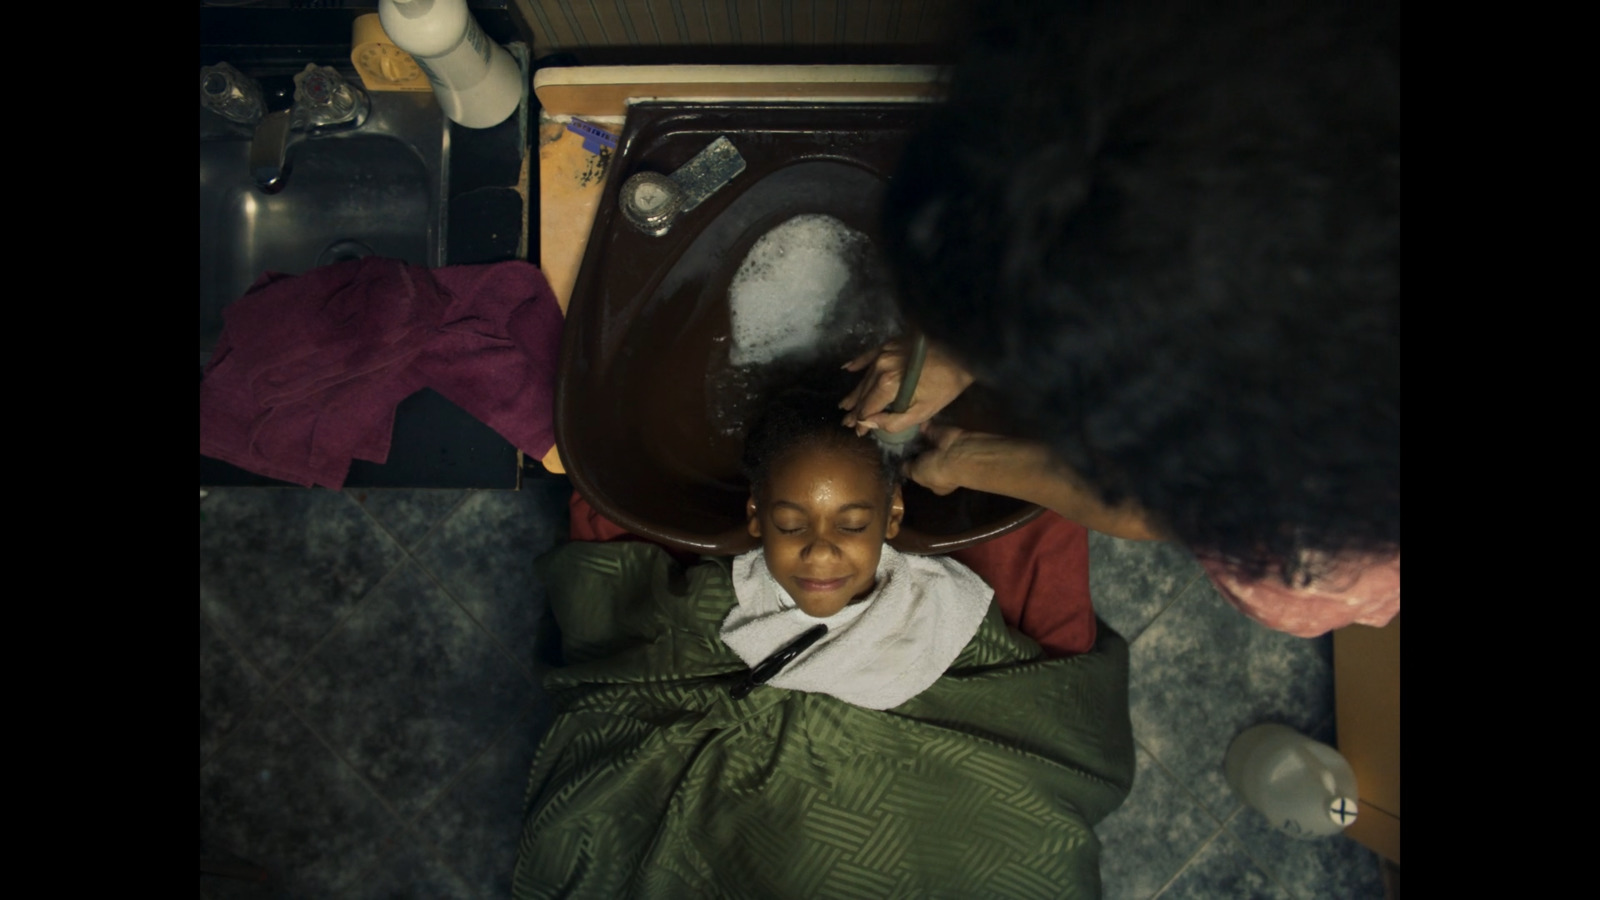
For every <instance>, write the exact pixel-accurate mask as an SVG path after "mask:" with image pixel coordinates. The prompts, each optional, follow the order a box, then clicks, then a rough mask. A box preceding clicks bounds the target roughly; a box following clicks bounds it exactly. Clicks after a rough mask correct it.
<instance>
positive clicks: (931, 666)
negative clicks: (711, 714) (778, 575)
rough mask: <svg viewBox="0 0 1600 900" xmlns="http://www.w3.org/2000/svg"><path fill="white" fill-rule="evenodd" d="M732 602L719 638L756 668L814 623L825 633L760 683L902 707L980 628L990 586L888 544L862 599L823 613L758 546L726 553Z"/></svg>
mask: <svg viewBox="0 0 1600 900" xmlns="http://www.w3.org/2000/svg"><path fill="white" fill-rule="evenodd" d="M733 589H734V594H735V596H736V597H737V598H738V601H739V605H738V606H736V607H734V609H733V611H732V612H730V613H729V614H728V618H727V619H725V620H723V623H722V640H723V641H724V642H725V643H726V644H727V645H728V646H729V647H731V648H732V649H733V651H734V652H735V653H737V654H739V658H740V659H743V660H744V661H745V663H746V664H747V665H750V666H752V667H754V666H755V665H757V664H758V663H760V662H761V661H762V660H764V659H766V658H767V657H768V656H771V655H772V654H773V653H775V652H777V651H778V650H779V649H781V648H782V647H784V646H785V645H786V644H788V643H789V642H790V641H792V640H794V639H795V638H797V637H799V636H800V635H801V634H802V633H803V632H804V631H805V630H806V629H808V628H810V627H812V626H813V625H816V624H818V623H821V624H824V625H827V626H828V633H827V634H826V635H824V636H823V637H822V639H821V640H819V641H817V643H815V644H813V645H812V646H811V647H810V648H809V649H807V650H806V651H805V652H803V653H801V654H800V655H799V656H798V657H796V658H795V659H794V661H793V662H790V663H789V664H788V665H787V666H784V667H783V669H782V670H781V671H780V672H779V673H778V674H777V675H775V676H773V678H772V680H771V681H769V682H767V683H768V684H769V685H772V686H773V687H780V688H785V689H787V690H791V691H809V692H812V693H820V694H830V695H832V696H834V697H837V698H839V699H840V700H843V701H845V702H846V703H852V704H855V705H856V706H863V707H866V708H867V709H889V708H891V707H895V706H899V705H900V704H902V703H904V702H906V701H907V700H910V699H911V698H912V697H915V696H916V695H918V694H920V693H922V692H923V691H925V690H927V689H928V688H929V687H930V686H932V684H933V683H934V681H936V680H938V678H939V676H940V675H943V674H944V671H945V670H946V669H948V668H949V667H950V664H951V663H952V662H954V661H955V658H956V657H957V656H959V655H960V654H961V651H962V649H963V648H965V647H966V646H967V642H968V641H970V640H972V636H973V635H974V634H976V633H977V632H978V626H979V625H981V624H982V623H983V617H984V615H985V614H986V613H987V612H988V610H989V602H990V600H991V599H993V597H994V590H993V589H992V588H990V587H989V585H987V584H985V583H984V581H983V579H982V578H979V577H978V575H977V573H976V572H973V571H972V570H971V569H969V568H967V567H966V566H964V565H962V564H961V563H958V562H956V561H955V560H953V559H949V558H948V557H936V556H911V555H908V554H904V553H900V552H899V551H897V550H895V549H894V548H893V547H890V546H888V545H885V546H884V548H883V556H882V557H881V558H880V559H879V561H878V573H877V585H876V586H875V587H874V588H873V590H872V593H871V594H868V595H867V597H866V599H864V600H862V601H860V602H858V603H852V604H850V605H849V606H846V607H845V608H844V609H842V610H840V611H839V612H838V613H836V614H835V615H832V616H829V617H828V618H825V619H819V618H817V617H815V616H810V615H807V614H806V613H805V612H804V611H803V610H801V609H800V607H799V606H797V605H796V604H795V602H794V598H792V597H790V596H789V593H788V591H785V590H784V589H783V588H782V587H781V586H780V585H779V584H778V582H777V581H776V580H775V579H774V578H773V577H772V573H771V572H769V571H768V570H767V563H766V560H765V559H763V558H762V555H761V550H760V549H759V548H758V549H755V550H751V551H750V552H748V553H745V554H742V555H740V556H738V557H737V558H735V559H734V561H733Z"/></svg>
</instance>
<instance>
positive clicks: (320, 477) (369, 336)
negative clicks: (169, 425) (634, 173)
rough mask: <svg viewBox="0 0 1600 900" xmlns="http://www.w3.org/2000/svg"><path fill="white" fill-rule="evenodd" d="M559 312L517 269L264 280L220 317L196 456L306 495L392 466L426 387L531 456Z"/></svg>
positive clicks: (545, 434) (535, 277)
mask: <svg viewBox="0 0 1600 900" xmlns="http://www.w3.org/2000/svg"><path fill="white" fill-rule="evenodd" d="M561 325H562V317H561V310H560V308H559V307H558V306H557V304H556V300H555V295H554V294H553V293H551V291H550V286H549V285H548V284H547V283H546V282H545V279H544V275H543V274H541V273H540V272H539V270H538V269H537V268H535V267H534V266H533V265H531V264H529V263H526V262H521V261H514V262H504V263H493V264H490V265H480V266H448V267H445V268H442V269H434V270H429V269H426V268H423V267H421V266H411V265H407V264H405V263H403V262H400V261H399V260H393V259H383V258H379V257H370V256H369V257H366V258H364V259H358V260H350V261H348V262H341V263H336V264H334V265H331V266H324V267H322V268H318V269H313V270H311V271H310V272H307V273H306V274H304V275H297V276H286V275H280V274H277V273H271V272H269V273H267V274H265V275H263V276H262V277H261V278H260V280H258V281H257V282H256V283H255V284H254V285H252V286H251V288H250V290H249V291H247V292H245V295H244V297H242V298H240V299H239V300H238V301H237V302H235V303H233V304H231V305H229V306H228V308H227V309H225V310H224V311H223V326H222V336H221V338H220V339H219V341H218V343H217V347H216V350H215V351H214V352H213V354H212V357H211V361H210V362H209V363H207V364H206V368H205V372H204V374H203V377H202V379H201V382H200V452H201V453H203V454H205V455H206V456H211V457H215V458H217V459H220V460H223V461H225V462H229V463H232V464H233V465H236V466H239V467H240V468H244V469H249V470H250V471H252V472H257V473H260V474H262V475H266V476H268V477H271V478H278V479H281V480H284V481H292V482H295V483H297V484H302V485H305V486H307V487H310V486H311V485H314V484H320V485H323V486H325V487H330V488H334V489H338V488H340V487H342V486H343V485H344V480H345V477H346V475H347V474H348V473H349V469H350V462H351V461H352V460H355V459H365V460H370V461H372V462H377V463H381V462H383V461H385V460H386V459H388V458H389V439H390V436H391V435H392V434H393V431H394V410H395V407H396V406H398V405H399V403H400V401H401V400H404V399H405V398H406V397H408V396H410V395H411V394H413V393H415V392H416V391H418V390H420V389H422V388H424V387H431V388H433V389H434V390H436V391H438V392H439V393H440V394H442V395H443V396H445V397H446V398H448V399H449V400H450V401H451V402H453V403H455V404H456V405H458V406H460V407H461V408H462V409H464V410H466V411H467V412H468V413H471V414H472V415H473V416H475V417H477V418H478V419H479V420H481V421H483V422H484V423H485V424H487V425H488V426H489V427H491V428H493V429H494V430H495V431H497V432H499V433H500V434H501V435H502V436H503V437H505V438H506V440H508V441H510V442H511V443H512V444H514V445H516V447H517V448H518V449H520V450H522V451H523V452H524V453H527V454H529V455H531V456H534V457H536V458H537V457H543V456H544V455H545V453H547V452H549V450H550V448H551V446H553V445H554V443H555V436H554V430H553V425H552V413H553V405H554V386H555V378H556V365H557V361H558V356H559V351H560V346H561Z"/></svg>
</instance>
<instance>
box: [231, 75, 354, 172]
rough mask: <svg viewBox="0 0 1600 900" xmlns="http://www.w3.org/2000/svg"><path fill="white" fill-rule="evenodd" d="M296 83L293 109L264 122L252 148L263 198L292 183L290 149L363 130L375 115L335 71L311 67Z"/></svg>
mask: <svg viewBox="0 0 1600 900" xmlns="http://www.w3.org/2000/svg"><path fill="white" fill-rule="evenodd" d="M294 80H295V90H294V107H293V108H292V109H284V110H279V111H278V112H274V113H268V114H267V115H266V116H264V117H263V118H262V119H261V123H260V124H259V125H257V126H256V132H255V139H254V140H253V141H252V142H251V144H250V177H251V178H252V179H253V180H254V181H255V183H256V187H258V188H260V189H261V191H262V192H263V193H267V194H276V193H277V192H279V191H281V190H283V188H284V186H285V185H286V184H287V183H288V179H289V150H290V148H291V147H292V146H294V145H295V144H298V143H299V142H300V141H302V140H304V139H305V138H306V137H307V136H308V135H316V134H323V133H328V132H335V131H350V130H354V129H357V128H360V127H361V126H362V125H364V124H366V121H367V117H368V116H369V115H370V114H371V112H372V102H371V100H370V99H369V98H368V97H367V94H366V92H365V91H363V90H361V89H360V88H358V87H356V86H355V85H353V84H351V83H349V82H348V81H346V80H344V78H343V77H341V76H340V75H339V73H338V72H336V71H335V70H333V69H331V68H328V67H326V66H317V65H307V66H306V68H305V71H303V72H301V73H300V74H298V75H296V76H295V79H294Z"/></svg>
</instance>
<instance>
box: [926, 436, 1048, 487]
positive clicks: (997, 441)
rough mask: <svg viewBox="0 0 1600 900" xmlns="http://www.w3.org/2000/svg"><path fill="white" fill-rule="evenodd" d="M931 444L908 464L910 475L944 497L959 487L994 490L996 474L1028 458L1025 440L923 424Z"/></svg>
mask: <svg viewBox="0 0 1600 900" xmlns="http://www.w3.org/2000/svg"><path fill="white" fill-rule="evenodd" d="M922 431H923V437H925V438H927V440H928V446H927V448H926V449H924V450H923V451H922V452H921V453H918V454H917V455H916V456H915V457H913V458H911V459H909V460H907V461H906V463H905V473H906V477H907V478H910V479H911V480H912V481H915V482H916V483H917V484H920V485H922V486H923V487H925V488H927V489H928V490H930V491H933V492H934V493H935V494H939V495H941V496H943V495H945V494H948V493H950V492H951V491H954V490H955V489H956V488H961V487H964V488H973V489H975V490H991V489H992V486H991V485H990V484H989V482H990V481H992V479H993V476H994V475H996V474H997V473H1000V472H1004V471H1005V470H1006V469H1009V468H1012V467H1014V466H1018V465H1020V464H1022V463H1024V462H1026V461H1027V460H1025V458H1024V457H1025V455H1026V453H1025V451H1026V448H1027V445H1026V443H1025V442H1023V441H1018V440H1015V439H1013V438H1008V437H1004V436H1001V435H998V434H985V433H983V432H979V431H968V430H967V429H965V428H956V427H955V426H953V425H933V424H929V425H926V426H924V427H923V429H922Z"/></svg>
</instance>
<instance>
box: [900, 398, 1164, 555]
mask: <svg viewBox="0 0 1600 900" xmlns="http://www.w3.org/2000/svg"><path fill="white" fill-rule="evenodd" d="M926 436H927V438H928V440H929V441H930V443H931V444H932V446H931V447H929V449H927V450H926V451H924V452H923V453H921V454H919V455H918V456H917V457H916V458H914V459H912V460H910V461H908V462H907V463H906V475H907V477H909V478H910V479H911V480H912V481H915V482H916V483H917V484H920V485H922V486H923V487H925V488H927V489H928V490H930V491H933V492H934V493H935V494H948V493H950V492H951V491H953V490H955V489H956V488H958V487H964V488H967V489H969V490H974V491H987V492H989V493H991V494H1001V495H1003V496H1006V497H1015V498H1017V499H1018V500H1026V501H1028V502H1030V503H1037V504H1038V505H1040V506H1043V507H1044V508H1046V509H1049V510H1053V511H1055V512H1057V513H1060V514H1061V516H1062V517H1063V518H1066V519H1069V520H1071V521H1074V522H1077V523H1079V524H1080V525H1083V526H1084V527H1085V528H1089V529H1092V530H1094V531H1099V532H1103V533H1105V534H1109V535H1111V536H1112V537H1119V538H1125V539H1127V540H1135V541H1149V540H1160V539H1161V538H1162V535H1161V534H1160V533H1158V532H1157V531H1156V530H1155V529H1154V528H1153V527H1152V526H1151V524H1150V523H1149V522H1148V520H1147V517H1146V516H1145V514H1144V512H1143V511H1142V510H1140V509H1139V508H1138V507H1137V506H1135V505H1134V504H1132V503H1128V504H1124V505H1121V506H1108V505H1106V504H1105V503H1104V502H1103V501H1101V500H1100V498H1099V496H1098V495H1097V493H1096V492H1095V490H1094V489H1093V488H1091V487H1090V486H1089V485H1088V484H1087V483H1085V482H1084V481H1083V479H1082V478H1080V477H1079V476H1078V474H1077V473H1076V472H1074V471H1073V470H1072V469H1071V468H1070V467H1068V466H1067V465H1066V464H1065V463H1062V462H1061V461H1060V460H1058V459H1056V458H1055V456H1054V455H1053V454H1052V453H1050V451H1049V450H1048V449H1047V448H1046V447H1045V445H1044V444H1042V443H1040V442H1038V441H1025V440H1020V439H1018V438H1009V437H1002V436H1001V435H996V434H984V433H981V432H976V431H967V430H966V429H962V428H954V427H951V426H948V425H929V426H928V427H927V429H926Z"/></svg>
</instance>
